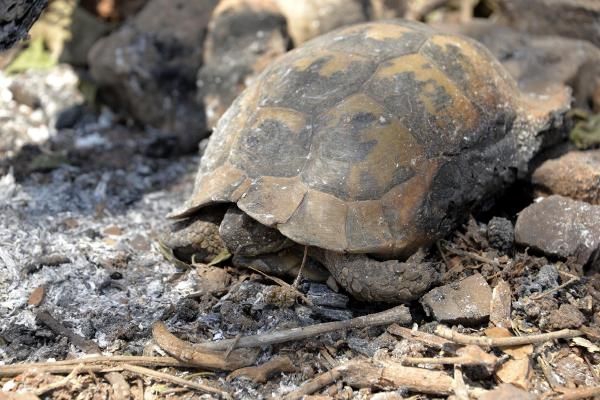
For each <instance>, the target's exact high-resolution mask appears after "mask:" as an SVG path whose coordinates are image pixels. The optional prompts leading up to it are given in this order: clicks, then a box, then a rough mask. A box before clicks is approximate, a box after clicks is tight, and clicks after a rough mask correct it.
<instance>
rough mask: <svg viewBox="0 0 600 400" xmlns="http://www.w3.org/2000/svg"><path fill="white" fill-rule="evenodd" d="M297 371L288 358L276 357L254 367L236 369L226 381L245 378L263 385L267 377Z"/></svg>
mask: <svg viewBox="0 0 600 400" xmlns="http://www.w3.org/2000/svg"><path fill="white" fill-rule="evenodd" d="M297 370H298V369H297V368H296V367H295V366H294V364H293V363H292V360H290V358H289V357H288V356H276V357H273V358H272V359H270V360H269V361H267V362H265V363H264V364H261V365H258V366H255V367H245V368H240V369H236V370H235V371H233V372H232V373H230V374H229V375H227V381H231V380H232V379H235V378H238V377H240V376H245V377H248V378H250V380H251V381H253V382H256V383H265V382H267V380H268V379H269V377H271V376H273V375H274V374H276V373H279V372H296V371H297Z"/></svg>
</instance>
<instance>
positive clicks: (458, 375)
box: [453, 365, 469, 400]
mask: <svg viewBox="0 0 600 400" xmlns="http://www.w3.org/2000/svg"><path fill="white" fill-rule="evenodd" d="M453 386H454V397H455V398H456V400H469V390H468V389H467V385H465V379H464V377H463V373H462V369H461V368H460V366H458V365H455V366H454V384H453Z"/></svg>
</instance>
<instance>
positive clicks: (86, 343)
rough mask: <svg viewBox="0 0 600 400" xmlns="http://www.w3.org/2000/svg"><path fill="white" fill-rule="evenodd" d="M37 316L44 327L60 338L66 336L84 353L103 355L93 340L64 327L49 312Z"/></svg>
mask: <svg viewBox="0 0 600 400" xmlns="http://www.w3.org/2000/svg"><path fill="white" fill-rule="evenodd" d="M35 316H36V318H37V319H38V320H39V321H40V322H42V323H43V324H44V325H46V326H47V327H48V328H50V330H52V332H54V333H56V334H57V335H60V336H65V337H66V338H68V339H69V341H70V342H71V343H73V345H75V346H77V347H79V348H80V349H81V350H83V351H84V352H86V353H88V354H90V353H92V354H93V353H97V354H100V353H102V350H100V347H98V345H97V344H96V343H94V342H92V341H91V340H87V339H85V338H84V337H81V336H79V335H78V334H76V333H75V332H73V331H72V330H70V329H68V328H67V327H66V326H64V325H63V323H62V322H60V321H58V320H57V319H56V318H54V317H53V316H52V314H50V312H49V311H48V310H39V311H38V312H37V313H36V315H35Z"/></svg>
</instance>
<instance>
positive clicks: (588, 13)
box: [497, 0, 600, 46]
mask: <svg viewBox="0 0 600 400" xmlns="http://www.w3.org/2000/svg"><path fill="white" fill-rule="evenodd" d="M497 3H498V6H499V7H498V10H497V11H498V14H499V15H500V16H502V17H503V18H504V20H506V22H508V23H509V24H510V25H512V26H514V27H515V28H517V29H519V30H521V31H526V32H531V33H536V34H545V35H548V34H551V35H560V36H566V37H572V38H578V39H585V40H589V41H591V42H592V43H594V44H595V45H596V46H600V3H599V2H598V1H596V0H500V1H498V2H497ZM559 15H560V18H557V16H559Z"/></svg>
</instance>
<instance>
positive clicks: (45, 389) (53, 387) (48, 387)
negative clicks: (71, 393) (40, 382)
mask: <svg viewBox="0 0 600 400" xmlns="http://www.w3.org/2000/svg"><path fill="white" fill-rule="evenodd" d="M82 369H83V365H78V366H77V367H75V369H73V371H71V373H70V374H69V375H67V376H66V377H64V378H63V379H61V380H60V381H58V382H54V383H51V384H49V385H46V386H44V387H41V388H38V389H35V390H34V391H33V393H34V394H35V395H36V396H41V395H43V394H44V393H47V392H51V391H53V390H56V389H58V388H61V387H63V386H66V385H67V384H69V382H71V381H72V380H73V379H75V377H76V376H77V375H79V373H80V372H81V370H82Z"/></svg>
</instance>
